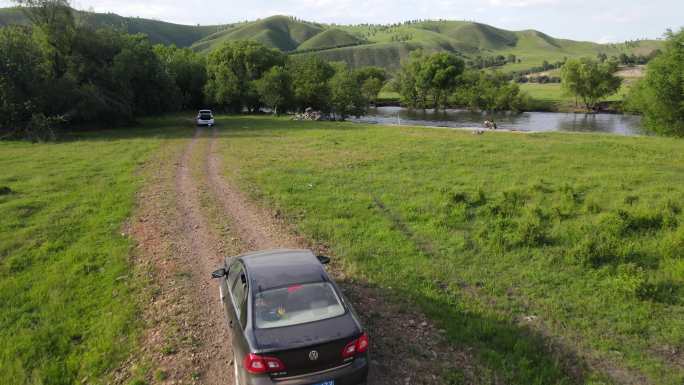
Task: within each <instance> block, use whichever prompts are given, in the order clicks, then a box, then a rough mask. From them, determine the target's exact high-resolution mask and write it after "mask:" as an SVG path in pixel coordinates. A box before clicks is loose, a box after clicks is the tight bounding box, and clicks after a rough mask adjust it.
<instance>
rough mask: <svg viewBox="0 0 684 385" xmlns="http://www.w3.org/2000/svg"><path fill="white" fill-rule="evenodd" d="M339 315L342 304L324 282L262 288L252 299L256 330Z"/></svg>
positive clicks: (342, 309)
mask: <svg viewBox="0 0 684 385" xmlns="http://www.w3.org/2000/svg"><path fill="white" fill-rule="evenodd" d="M342 314H344V307H343V306H342V303H341V302H340V299H339V298H338V296H337V293H335V290H334V289H333V287H332V285H330V283H328V282H318V283H307V284H302V285H291V286H288V287H283V288H278V289H271V290H266V291H263V292H261V293H258V294H257V295H256V297H255V298H254V320H255V323H256V327H257V329H270V328H277V327H283V326H293V325H299V324H303V323H307V322H313V321H321V320H324V319H328V318H334V317H338V316H341V315H342Z"/></svg>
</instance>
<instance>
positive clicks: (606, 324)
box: [219, 117, 684, 385]
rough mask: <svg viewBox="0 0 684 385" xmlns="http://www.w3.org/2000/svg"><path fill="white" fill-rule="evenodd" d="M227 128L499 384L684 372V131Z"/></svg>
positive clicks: (228, 122) (314, 231)
mask: <svg viewBox="0 0 684 385" xmlns="http://www.w3.org/2000/svg"><path fill="white" fill-rule="evenodd" d="M219 127H221V132H220V135H221V139H222V140H221V146H220V148H221V151H222V154H223V157H224V160H225V165H226V175H227V176H228V177H230V178H235V179H236V180H237V181H238V183H240V184H241V185H242V186H244V188H245V189H246V190H247V191H249V192H250V193H251V194H252V195H253V196H254V197H256V198H257V199H259V200H261V201H263V202H266V203H267V204H268V205H270V206H272V207H274V208H277V209H279V210H280V212H282V213H283V214H284V216H285V217H286V218H287V219H288V220H289V221H292V222H293V223H294V224H295V225H296V226H297V229H298V230H299V231H301V232H302V233H303V234H305V235H306V236H308V237H310V238H312V239H313V240H316V241H318V242H322V243H324V244H327V245H329V246H330V247H331V249H332V250H333V251H334V254H335V257H336V258H338V259H340V260H341V262H342V264H343V265H344V266H345V267H346V269H347V270H348V273H349V274H352V275H355V276H357V277H358V278H359V279H365V280H367V281H369V282H370V283H372V284H374V285H379V286H381V287H383V288H385V289H387V290H388V292H389V293H391V294H393V295H396V296H400V297H404V298H409V299H411V300H412V301H413V303H415V304H417V305H418V306H419V307H420V308H421V309H422V310H423V311H425V312H426V313H427V314H428V315H430V316H431V317H432V318H434V319H435V320H436V321H437V322H438V324H439V325H440V326H441V327H443V328H444V329H445V330H446V332H447V334H448V336H449V338H450V341H451V342H452V343H454V344H458V345H459V346H467V347H471V348H472V349H473V351H474V352H475V354H476V357H477V358H478V360H479V361H480V362H481V363H482V364H483V365H484V366H485V367H486V368H488V369H487V370H486V371H485V372H484V373H481V378H483V380H482V383H494V382H496V383H500V382H503V383H508V384H525V385H527V384H605V383H611V380H610V379H609V378H608V376H607V375H606V373H608V372H610V373H614V375H616V376H618V377H619V375H620V373H622V376H623V377H622V378H623V380H624V378H627V379H629V381H632V380H635V381H637V383H648V382H650V383H653V384H663V385H666V384H672V385H675V384H677V385H678V384H681V383H682V381H684V369H683V368H682V366H681V365H679V364H676V363H675V362H677V361H676V360H677V359H681V353H679V354H680V355H679V356H674V357H673V356H672V355H671V354H672V353H671V352H673V351H674V352H677V351H679V352H681V351H682V348H684V300H683V295H684V259H683V258H682V256H683V255H684V223H683V222H684V215H683V214H682V208H683V207H682V202H684V142H682V141H681V140H676V139H666V138H654V137H617V136H609V135H599V134H560V133H556V134H532V135H526V134H511V133H491V134H490V133H487V134H485V135H483V136H476V135H472V134H470V133H468V132H461V131H451V130H445V129H425V128H398V127H382V126H365V125H358V124H351V123H347V124H344V123H313V122H312V123H308V122H291V121H288V120H285V119H281V120H275V119H272V118H265V117H261V118H253V117H233V118H223V119H220V120H219ZM359 310H360V311H365V310H368V309H359ZM385 316H386V317H388V320H390V319H391V315H385ZM550 346H552V347H550ZM677 357H679V358H677ZM606 368H611V369H610V370H608V369H606ZM441 375H443V376H444V378H445V383H451V384H460V383H461V379H462V378H463V376H462V374H461V373H459V372H458V371H454V372H452V373H441ZM446 379H448V381H447V380H446ZM495 379H496V381H495ZM490 381H491V382H490Z"/></svg>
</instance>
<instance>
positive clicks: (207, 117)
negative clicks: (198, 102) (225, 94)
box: [200, 114, 211, 120]
mask: <svg viewBox="0 0 684 385" xmlns="http://www.w3.org/2000/svg"><path fill="white" fill-rule="evenodd" d="M200 119H202V120H209V119H211V114H200Z"/></svg>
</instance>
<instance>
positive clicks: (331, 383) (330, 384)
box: [314, 380, 335, 385]
mask: <svg viewBox="0 0 684 385" xmlns="http://www.w3.org/2000/svg"><path fill="white" fill-rule="evenodd" d="M314 385H335V380H330V381H324V382H319V383H318V384H314Z"/></svg>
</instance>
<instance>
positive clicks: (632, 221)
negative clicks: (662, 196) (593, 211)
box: [600, 209, 676, 237]
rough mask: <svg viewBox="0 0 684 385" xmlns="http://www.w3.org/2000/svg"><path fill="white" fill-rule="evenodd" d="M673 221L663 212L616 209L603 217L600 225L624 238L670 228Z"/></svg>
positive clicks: (673, 219)
mask: <svg viewBox="0 0 684 385" xmlns="http://www.w3.org/2000/svg"><path fill="white" fill-rule="evenodd" d="M666 218H667V220H666ZM673 221H674V222H676V218H673V217H672V216H671V215H669V214H668V213H667V212H665V211H664V210H653V209H648V210H647V209H641V210H636V211H631V212H630V211H627V210H624V209H618V210H617V211H615V212H612V213H610V214H607V215H605V216H604V217H603V218H602V219H601V222H600V224H601V226H602V227H603V228H605V229H606V230H607V231H609V232H610V233H611V234H614V235H616V236H621V237H624V236H627V235H629V234H637V233H645V232H652V231H658V230H661V229H662V228H664V227H671V226H672V223H673Z"/></svg>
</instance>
